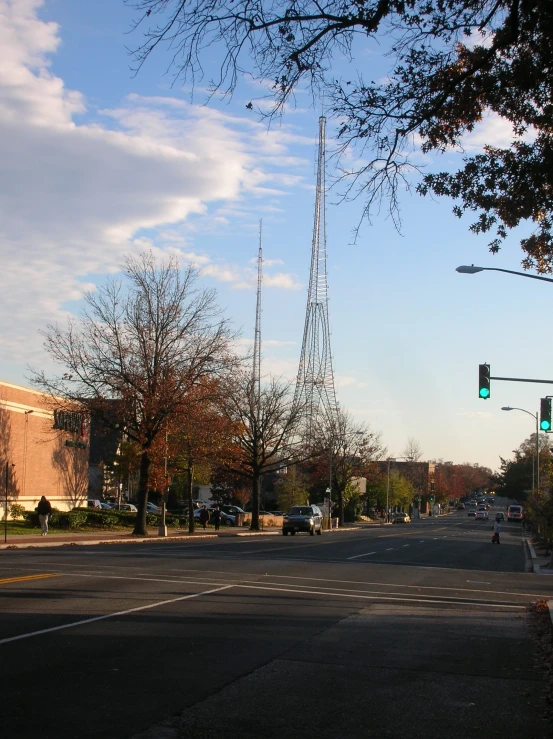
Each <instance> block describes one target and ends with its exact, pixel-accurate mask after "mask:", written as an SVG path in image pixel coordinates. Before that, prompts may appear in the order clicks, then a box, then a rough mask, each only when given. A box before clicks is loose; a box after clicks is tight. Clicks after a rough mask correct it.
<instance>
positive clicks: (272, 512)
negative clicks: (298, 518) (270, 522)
mask: <svg viewBox="0 0 553 739" xmlns="http://www.w3.org/2000/svg"><path fill="white" fill-rule="evenodd" d="M269 513H270V514H271V516H284V511H269Z"/></svg>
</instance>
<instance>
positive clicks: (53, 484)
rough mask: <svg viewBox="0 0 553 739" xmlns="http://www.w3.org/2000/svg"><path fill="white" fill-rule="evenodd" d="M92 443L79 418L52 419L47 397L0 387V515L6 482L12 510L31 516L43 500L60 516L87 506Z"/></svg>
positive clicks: (68, 414) (72, 414)
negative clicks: (16, 506) (18, 508)
mask: <svg viewBox="0 0 553 739" xmlns="http://www.w3.org/2000/svg"><path fill="white" fill-rule="evenodd" d="M88 441H89V440H88V430H87V427H86V424H85V423H84V422H83V420H82V416H81V414H80V413H75V412H72V411H69V412H68V411H67V410H66V412H65V413H59V411H58V412H56V413H54V408H53V401H52V399H51V398H50V397H49V396H47V395H45V394H43V393H41V392H39V391H37V390H33V389H30V388H27V387H23V386H20V385H13V384H10V383H7V382H2V381H0V515H1V516H2V517H3V516H4V515H5V508H6V482H7V491H8V501H9V503H8V505H9V504H10V503H19V504H20V505H22V506H23V507H24V508H25V510H27V511H30V510H34V509H35V507H36V505H37V504H38V501H39V500H40V497H41V496H42V495H45V496H46V497H47V498H48V500H49V501H50V502H51V504H52V507H53V508H57V509H59V510H63V511H67V510H71V509H72V508H74V507H75V506H79V505H85V506H86V504H87V502H86V501H87V491H88V454H89V444H88ZM68 443H69V445H68ZM76 444H78V446H76Z"/></svg>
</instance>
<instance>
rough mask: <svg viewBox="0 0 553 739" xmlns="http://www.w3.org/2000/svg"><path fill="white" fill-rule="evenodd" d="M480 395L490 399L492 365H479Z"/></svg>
mask: <svg viewBox="0 0 553 739" xmlns="http://www.w3.org/2000/svg"><path fill="white" fill-rule="evenodd" d="M478 397H479V398H483V399H484V400H488V398H489V397H490V365H489V364H479V365H478Z"/></svg>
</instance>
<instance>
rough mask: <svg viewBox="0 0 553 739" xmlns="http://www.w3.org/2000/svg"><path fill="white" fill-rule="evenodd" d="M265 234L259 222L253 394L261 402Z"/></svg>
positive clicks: (261, 223) (261, 222)
mask: <svg viewBox="0 0 553 739" xmlns="http://www.w3.org/2000/svg"><path fill="white" fill-rule="evenodd" d="M262 233H263V221H262V220H260V221H259V252H258V254H257V303H256V307H255V332H254V338H253V376H252V392H253V393H254V395H255V397H256V398H257V399H258V400H259V394H260V392H261V282H262V278H263V274H262V269H263V249H262V246H261V237H262Z"/></svg>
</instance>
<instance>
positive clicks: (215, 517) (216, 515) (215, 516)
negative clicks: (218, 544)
mask: <svg viewBox="0 0 553 739" xmlns="http://www.w3.org/2000/svg"><path fill="white" fill-rule="evenodd" d="M211 520H212V521H213V525H214V526H215V531H219V526H220V525H221V511H220V510H219V506H216V507H215V510H214V511H211Z"/></svg>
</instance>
